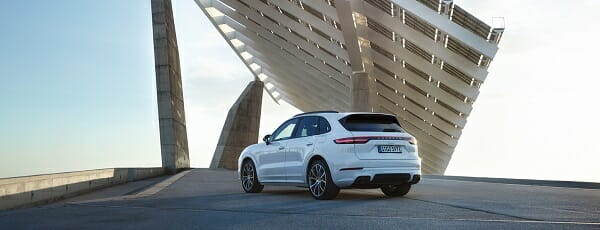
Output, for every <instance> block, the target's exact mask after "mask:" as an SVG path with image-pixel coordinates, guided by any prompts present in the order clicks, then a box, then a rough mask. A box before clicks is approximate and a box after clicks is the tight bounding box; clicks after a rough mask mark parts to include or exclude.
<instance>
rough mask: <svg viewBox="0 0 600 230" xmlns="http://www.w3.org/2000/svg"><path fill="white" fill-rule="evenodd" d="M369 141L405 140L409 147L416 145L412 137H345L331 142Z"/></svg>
mask: <svg viewBox="0 0 600 230" xmlns="http://www.w3.org/2000/svg"><path fill="white" fill-rule="evenodd" d="M370 140H405V141H408V143H410V144H411V145H414V144H416V143H417V142H416V140H415V138H413V137H387V136H365V137H346V138H340V139H335V140H333V142H335V143H336V144H365V143H367V142H369V141H370Z"/></svg>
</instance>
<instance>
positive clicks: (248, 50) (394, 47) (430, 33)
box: [196, 0, 503, 174]
mask: <svg viewBox="0 0 600 230" xmlns="http://www.w3.org/2000/svg"><path fill="white" fill-rule="evenodd" d="M196 2H197V3H198V5H199V6H200V8H201V9H202V11H203V12H204V13H205V14H206V15H207V16H208V17H209V18H210V20H211V22H212V23H213V24H214V25H215V27H216V28H217V29H218V30H219V32H220V33H221V34H222V36H223V37H224V38H225V39H226V40H227V42H228V43H229V45H230V46H231V48H232V49H233V50H234V51H235V52H236V53H237V54H238V56H239V57H240V58H241V60H242V61H243V62H244V64H245V65H246V66H247V67H248V68H249V70H250V71H251V72H252V73H253V74H254V76H255V78H256V79H260V80H262V81H264V82H265V89H266V91H267V92H268V94H269V95H270V96H272V97H273V98H274V99H275V100H284V101H286V102H288V103H290V104H291V105H294V106H295V107H297V108H298V109H300V110H303V111H313V110H338V111H375V112H385V113H392V114H395V115H397V116H398V118H399V120H400V123H401V125H402V126H403V127H404V128H405V129H406V130H407V131H408V132H409V133H411V134H412V135H414V136H415V137H416V138H417V140H418V145H419V153H420V156H421V158H422V159H423V172H424V173H428V174H443V173H444V171H445V169H446V167H447V165H448V163H449V161H450V158H451V156H452V153H453V151H454V148H455V147H456V145H457V142H458V139H459V138H460V136H461V133H462V129H463V128H464V127H465V124H466V121H467V117H468V116H469V114H470V113H471V110H472V109H473V103H474V102H475V100H476V98H477V95H478V94H479V87H480V86H481V84H482V83H483V82H484V80H485V78H486V76H487V74H488V72H487V67H488V66H489V65H490V62H491V61H492V58H493V57H494V56H495V54H496V52H497V50H498V42H499V41H500V38H501V36H502V33H503V28H492V27H491V26H489V25H487V24H485V23H484V22H482V21H480V20H478V19H477V18H475V17H474V16H472V15H471V14H469V13H468V12H466V11H465V10H464V9H462V8H460V7H459V6H458V5H456V4H454V3H453V2H452V1H450V0H364V1H361V0H335V1H334V0H196Z"/></svg>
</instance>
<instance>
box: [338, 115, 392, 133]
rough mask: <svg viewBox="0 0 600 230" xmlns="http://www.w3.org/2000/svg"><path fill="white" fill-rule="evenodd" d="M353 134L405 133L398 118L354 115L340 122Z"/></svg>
mask: <svg viewBox="0 0 600 230" xmlns="http://www.w3.org/2000/svg"><path fill="white" fill-rule="evenodd" d="M340 123H341V124H342V125H343V126H344V128H346V129H347V130H348V131H351V132H404V130H403V129H402V128H401V127H400V124H399V123H398V120H397V119H396V117H394V116H391V115H383V114H353V115H348V116H346V117H344V118H342V119H341V120H340Z"/></svg>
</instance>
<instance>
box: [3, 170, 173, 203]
mask: <svg viewBox="0 0 600 230" xmlns="http://www.w3.org/2000/svg"><path fill="white" fill-rule="evenodd" d="M164 174H165V171H164V169H163V168H111V169H96V170H86V171H79V172H67V173H54V174H45V175H35V176H24V177H13V178H4V179H0V210H7V209H13V208H19V207H27V206H33V205H40V204H45V203H48V202H52V201H55V200H60V199H64V198H67V197H72V196H76V195H79V194H82V193H85V192H90V191H93V190H97V189H100V188H104V187H109V186H113V185H117V184H123V183H127V182H130V181H136V180H141V179H146V178H151V177H157V176H161V175H164Z"/></svg>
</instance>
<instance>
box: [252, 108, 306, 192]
mask: <svg viewBox="0 0 600 230" xmlns="http://www.w3.org/2000/svg"><path fill="white" fill-rule="evenodd" d="M297 123H298V119H290V120H288V121H286V122H284V123H283V124H282V125H281V126H279V128H277V129H276V130H275V132H273V134H272V135H271V137H270V140H269V143H268V144H266V145H265V148H264V150H263V151H261V154H260V155H258V156H257V157H258V161H259V165H258V166H257V169H258V171H259V174H260V179H261V181H263V182H285V177H286V171H285V167H284V166H285V153H286V151H287V150H286V145H287V143H288V141H289V139H291V138H292V136H293V134H294V131H296V126H297Z"/></svg>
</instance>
